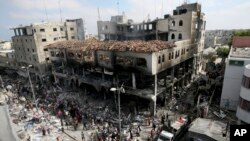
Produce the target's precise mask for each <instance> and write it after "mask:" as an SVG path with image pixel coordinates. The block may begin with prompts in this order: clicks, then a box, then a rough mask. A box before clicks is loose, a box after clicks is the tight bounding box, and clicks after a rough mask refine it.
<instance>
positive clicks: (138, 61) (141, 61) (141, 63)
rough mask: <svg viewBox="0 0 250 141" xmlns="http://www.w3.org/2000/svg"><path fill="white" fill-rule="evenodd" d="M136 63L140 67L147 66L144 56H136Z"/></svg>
mask: <svg viewBox="0 0 250 141" xmlns="http://www.w3.org/2000/svg"><path fill="white" fill-rule="evenodd" d="M136 65H137V66H140V67H147V61H146V59H144V58H136Z"/></svg>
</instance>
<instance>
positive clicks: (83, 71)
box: [82, 68, 85, 77]
mask: <svg viewBox="0 0 250 141" xmlns="http://www.w3.org/2000/svg"><path fill="white" fill-rule="evenodd" d="M82 76H83V77H85V70H84V68H83V69H82Z"/></svg>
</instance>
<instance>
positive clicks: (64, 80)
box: [47, 3, 205, 109]
mask: <svg viewBox="0 0 250 141" xmlns="http://www.w3.org/2000/svg"><path fill="white" fill-rule="evenodd" d="M200 10H201V5H200V4H197V3H195V4H184V5H182V6H179V7H177V8H176V10H174V15H173V16H170V15H168V16H165V17H166V18H165V19H158V20H155V21H153V22H147V23H141V24H139V25H135V24H131V23H130V22H129V20H126V18H125V17H123V16H115V17H112V18H111V21H107V22H103V21H98V22H97V23H98V33H99V35H100V34H103V35H104V37H105V40H116V39H117V40H123V41H97V40H87V41H85V42H78V41H74V42H73V41H62V42H58V43H54V44H51V45H47V48H48V52H47V55H48V56H50V61H51V62H52V64H53V66H54V67H53V68H55V69H54V71H53V74H54V75H55V78H56V80H57V81H58V82H59V83H60V84H62V85H71V86H72V87H81V88H83V89H88V90H89V89H90V88H92V89H94V90H96V91H98V92H99V93H101V94H104V96H105V95H106V93H110V92H109V90H110V88H111V87H113V86H120V85H121V83H124V87H125V89H126V94H129V95H133V97H132V98H133V100H135V101H136V103H137V104H138V105H140V103H142V104H143V105H144V106H145V105H149V106H150V107H151V109H152V107H155V104H156V99H158V102H159V103H160V102H162V103H164V102H165V98H167V97H168V95H173V94H174V92H173V91H174V90H175V91H176V90H177V89H178V88H182V87H183V86H185V85H187V84H188V83H189V82H190V81H191V80H192V77H193V76H195V74H196V72H197V71H198V70H199V68H200V66H201V65H200V57H201V54H202V50H203V46H204V28H205V21H204V14H203V13H201V11H200ZM119 18H121V19H119ZM117 20H118V22H117ZM156 25H157V30H156ZM131 26H132V27H133V28H134V29H136V31H135V30H130V29H131ZM137 29H139V30H137ZM111 30H112V32H111ZM155 33H156V35H155ZM100 36H102V35H100ZM130 39H131V41H130ZM132 39H141V40H133V41H132ZM153 39H161V40H165V41H161V40H158V41H155V40H154V41H150V40H153ZM125 40H126V41H125ZM127 40H129V41H127ZM143 40H146V41H143ZM68 82H69V83H68ZM138 99H140V100H138ZM145 101H147V102H145ZM152 105H154V106H152Z"/></svg>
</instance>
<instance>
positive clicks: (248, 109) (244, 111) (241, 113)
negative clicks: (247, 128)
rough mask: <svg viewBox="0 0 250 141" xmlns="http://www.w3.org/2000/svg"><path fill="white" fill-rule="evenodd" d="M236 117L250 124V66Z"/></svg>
mask: <svg viewBox="0 0 250 141" xmlns="http://www.w3.org/2000/svg"><path fill="white" fill-rule="evenodd" d="M236 116H237V117H238V119H240V120H241V121H244V122H246V123H248V124H249V123H250V64H248V65H246V66H245V71H244V75H243V79H242V83H241V89H240V98H239V104H238V108H237V112H236Z"/></svg>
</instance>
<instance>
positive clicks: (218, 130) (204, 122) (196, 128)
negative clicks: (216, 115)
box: [188, 118, 227, 141]
mask: <svg viewBox="0 0 250 141" xmlns="http://www.w3.org/2000/svg"><path fill="white" fill-rule="evenodd" d="M226 126H227V125H226V124H224V123H222V122H220V121H215V120H212V119H205V118H197V119H195V120H194V121H193V122H192V124H191V127H190V128H189V129H188V131H189V132H193V133H197V134H202V135H206V136H208V137H210V138H212V139H214V140H217V141H222V140H225V138H226V137H223V136H222V134H223V133H224V132H225V131H226Z"/></svg>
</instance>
